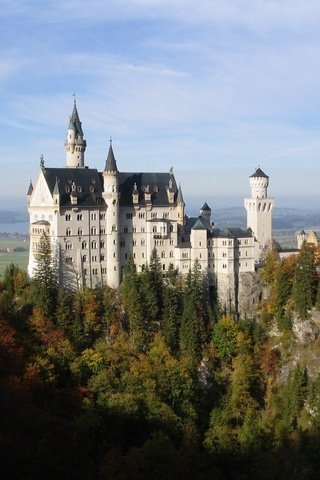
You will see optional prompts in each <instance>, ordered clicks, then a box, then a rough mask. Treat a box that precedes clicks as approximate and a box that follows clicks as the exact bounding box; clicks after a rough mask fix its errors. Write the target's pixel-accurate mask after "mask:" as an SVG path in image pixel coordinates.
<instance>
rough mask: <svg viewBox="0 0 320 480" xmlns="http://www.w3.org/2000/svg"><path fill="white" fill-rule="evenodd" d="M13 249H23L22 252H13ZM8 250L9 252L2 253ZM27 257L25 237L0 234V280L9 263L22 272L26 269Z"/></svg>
mask: <svg viewBox="0 0 320 480" xmlns="http://www.w3.org/2000/svg"><path fill="white" fill-rule="evenodd" d="M14 248H23V249H25V251H23V252H13V251H12V250H13V249H14ZM7 249H9V250H10V251H9V252H7V251H4V250H7ZM28 257H29V239H27V238H26V237H25V236H22V235H21V236H15V235H3V234H0V279H1V278H3V274H4V272H5V269H6V267H7V266H8V265H10V264H11V263H14V264H15V265H18V266H19V267H20V268H22V269H23V270H26V269H27V265H28Z"/></svg>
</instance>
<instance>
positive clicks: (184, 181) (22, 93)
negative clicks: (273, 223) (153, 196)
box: [0, 0, 320, 209]
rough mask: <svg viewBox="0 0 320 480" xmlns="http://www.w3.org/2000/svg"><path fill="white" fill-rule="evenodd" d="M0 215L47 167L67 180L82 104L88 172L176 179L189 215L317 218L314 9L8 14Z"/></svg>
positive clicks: (3, 35)
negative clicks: (225, 211)
mask: <svg viewBox="0 0 320 480" xmlns="http://www.w3.org/2000/svg"><path fill="white" fill-rule="evenodd" d="M0 22H1V28H0V52H1V55H0V93H1V102H0V165H1V169H2V175H1V178H2V182H1V189H0V209H5V208H7V207H8V202H7V199H8V198H13V197H14V198H18V199H21V204H23V202H24V201H25V194H26V191H27V188H28V184H29V180H30V178H32V179H33V180H34V179H35V178H36V175H37V172H38V166H39V157H40V154H43V155H44V158H45V163H46V165H47V166H63V165H64V164H65V152H64V146H63V142H64V139H65V136H66V128H67V125H68V117H69V115H70V114H71V111H72V105H73V96H72V94H73V92H75V93H76V98H77V105H78V111H79V115H80V118H81V120H82V123H83V130H84V133H85V138H86V140H87V151H86V164H87V165H89V166H90V167H95V168H98V169H100V170H101V169H103V166H104V163H105V158H106V155H107V150H108V145H109V138H110V136H112V138H113V147H114V152H115V155H116V158H117V162H118V168H119V169H120V170H123V171H139V170H140V171H141V170H149V171H157V170H158V171H167V170H169V168H170V167H172V166H173V167H174V172H175V175H176V178H177V181H178V182H181V185H182V188H183V193H184V197H185V201H186V202H187V205H191V206H192V207H193V206H199V207H200V206H201V204H202V203H203V201H204V200H206V201H207V202H208V203H209V204H210V206H211V207H212V208H213V209H214V208H215V207H221V206H224V205H227V206H229V205H238V206H240V205H242V199H243V197H244V196H248V195H249V183H248V177H249V175H250V174H251V173H253V171H254V168H255V167H257V166H260V167H261V168H262V169H263V170H264V171H265V172H266V173H267V174H268V175H269V176H270V187H269V194H270V195H271V196H274V197H275V198H276V201H277V205H279V206H299V205H301V206H303V207H305V206H310V207H314V208H318V206H320V188H319V185H320V161H319V159H320V93H319V90H320V57H319V51H320V29H319V22H320V2H319V1H318V0H304V1H303V2H302V1H301V0H299V1H296V0H281V1H280V0H278V1H268V0H251V1H248V0H238V1H237V0H228V1H223V0H220V1H216V0H197V1H196V2H195V1H194V0H192V1H191V0H170V1H169V0H105V1H103V0H91V1H90V0H85V1H83V0H77V1H75V0H68V1H60V0H52V1H50V0H33V1H31V0H29V1H16V0H0Z"/></svg>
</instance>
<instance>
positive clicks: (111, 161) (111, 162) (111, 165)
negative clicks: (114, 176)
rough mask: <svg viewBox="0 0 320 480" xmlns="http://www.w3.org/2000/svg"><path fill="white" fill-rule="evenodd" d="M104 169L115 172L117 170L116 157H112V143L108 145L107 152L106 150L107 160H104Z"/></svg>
mask: <svg viewBox="0 0 320 480" xmlns="http://www.w3.org/2000/svg"><path fill="white" fill-rule="evenodd" d="M105 171H106V172H117V171H118V168H117V162H116V159H115V157H114V153H113V149H112V145H110V147H109V152H108V156H107V160H106V166H105Z"/></svg>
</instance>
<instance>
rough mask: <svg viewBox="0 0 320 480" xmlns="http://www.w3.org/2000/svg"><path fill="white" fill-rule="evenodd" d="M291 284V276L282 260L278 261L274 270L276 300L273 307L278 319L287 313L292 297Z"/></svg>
mask: <svg viewBox="0 0 320 480" xmlns="http://www.w3.org/2000/svg"><path fill="white" fill-rule="evenodd" d="M290 293H291V285H290V282H289V277H288V275H287V273H286V272H285V270H284V264H283V263H282V262H279V263H277V265H276V268H275V272H274V295H273V296H274V300H273V308H274V313H275V316H276V318H277V319H278V320H281V319H283V317H284V315H285V306H286V303H287V301H288V299H289V297H290Z"/></svg>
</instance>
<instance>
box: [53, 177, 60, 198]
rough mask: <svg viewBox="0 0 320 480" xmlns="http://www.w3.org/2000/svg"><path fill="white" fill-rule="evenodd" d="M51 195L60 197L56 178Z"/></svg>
mask: <svg viewBox="0 0 320 480" xmlns="http://www.w3.org/2000/svg"><path fill="white" fill-rule="evenodd" d="M52 193H53V195H60V188H59V179H58V177H57V178H56V183H55V184H54V189H53V192H52Z"/></svg>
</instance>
